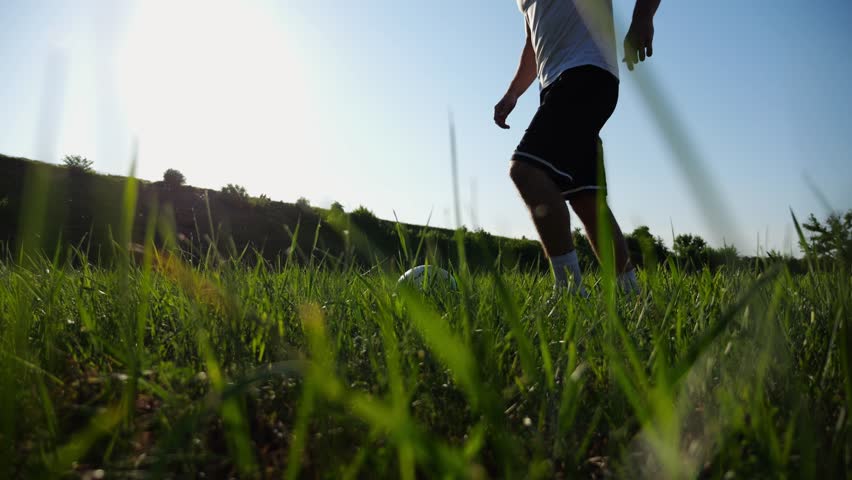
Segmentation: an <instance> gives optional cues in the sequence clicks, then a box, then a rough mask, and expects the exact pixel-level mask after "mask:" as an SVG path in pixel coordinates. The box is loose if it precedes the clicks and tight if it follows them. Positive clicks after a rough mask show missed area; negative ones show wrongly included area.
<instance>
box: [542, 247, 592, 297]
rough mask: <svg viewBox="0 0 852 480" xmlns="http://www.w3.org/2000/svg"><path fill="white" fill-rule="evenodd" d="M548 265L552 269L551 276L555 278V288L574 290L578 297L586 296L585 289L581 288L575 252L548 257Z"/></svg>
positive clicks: (581, 281) (580, 273) (581, 277)
mask: <svg viewBox="0 0 852 480" xmlns="http://www.w3.org/2000/svg"><path fill="white" fill-rule="evenodd" d="M550 265H551V266H552V267H553V274H554V275H555V276H556V286H557V287H564V288H567V289H569V290H576V291H577V292H578V293H580V295H583V296H585V295H586V289H585V288H583V272H582V271H581V270H580V261H579V259H578V258H577V250H571V251H570V252H568V253H566V254H565V255H558V256H555V257H550ZM569 275H570V277H569Z"/></svg>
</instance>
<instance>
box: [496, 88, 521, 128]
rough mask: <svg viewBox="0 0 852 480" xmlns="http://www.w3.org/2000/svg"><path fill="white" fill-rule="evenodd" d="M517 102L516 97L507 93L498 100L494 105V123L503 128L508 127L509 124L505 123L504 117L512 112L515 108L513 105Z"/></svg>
mask: <svg viewBox="0 0 852 480" xmlns="http://www.w3.org/2000/svg"><path fill="white" fill-rule="evenodd" d="M517 103H518V97H517V96H516V95H512V94H510V93H507V94H506V95H504V96H503V98H501V99H500V101H499V102H497V105H494V123H496V124H497V126H498V127H500V128H503V129H506V128H509V126H508V125H506V117H508V116H509V114H510V113H512V110H514V109H515V105H517Z"/></svg>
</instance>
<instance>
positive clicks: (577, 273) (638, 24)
mask: <svg viewBox="0 0 852 480" xmlns="http://www.w3.org/2000/svg"><path fill="white" fill-rule="evenodd" d="M517 2H518V7H519V8H520V10H521V12H522V13H523V15H524V20H525V24H526V43H525V44H524V48H523V52H522V53H521V59H520V63H519V65H518V69H517V72H516V73H515V76H514V78H513V79H512V82H511V84H510V85H509V89H508V90H507V92H506V94H505V95H504V96H503V98H502V99H501V100H500V101H499V102H498V103H497V105H496V106H495V107H494V121H495V123H496V124H497V125H498V126H500V127H501V128H504V129H508V128H509V125H507V124H506V119H507V117H508V116H509V114H510V113H511V112H512V110H514V108H515V105H516V104H517V101H518V98H519V97H520V96H521V95H522V94H523V93H524V92H525V91H526V90H527V89H528V88H529V86H530V85H531V84H532V83H533V81H534V80H535V79H536V78H537V79H538V81H539V82H540V85H541V90H540V104H539V107H538V110H537V111H536V113H535V116H533V119H532V121H531V122H530V125H529V127H528V128H527V130H526V132H525V133H524V135H523V138H522V139H521V141H520V143H519V145H518V147H517V149H516V150H515V152H514V154H513V155H512V159H511V164H510V168H509V174H510V176H511V179H512V181H513V182H514V184H515V186H516V188H517V190H518V192H519V193H520V195H521V198H522V199H523V201H524V203H525V204H526V206H527V208H528V209H529V211H530V214H531V216H532V220H533V223H534V224H535V227H536V230H537V232H538V235H539V237H540V240H541V243H542V247H543V248H544V252H545V254H546V256H547V257H548V259H549V260H550V263H551V266H552V269H553V273H554V277H555V286H556V288H558V289H562V288H564V289H567V290H568V291H570V292H572V293H576V294H579V295H582V296H584V297H586V296H588V293H587V291H586V289H585V288H584V287H583V283H582V271H581V269H580V264H579V262H578V259H577V251H576V249H575V246H574V241H573V238H572V237H571V225H570V220H571V218H570V213H569V211H568V207H567V205H566V201H567V202H568V203H569V204H570V205H571V208H572V209H573V210H574V212H575V213H576V214H577V216H578V217H579V219H580V221H581V222H582V223H583V225H584V227H585V230H586V235H587V236H588V238H589V240H590V243H591V245H592V249H593V251H594V252H595V255H596V256H597V257H598V259H600V258H601V253H602V252H603V249H605V248H609V249H611V251H613V252H614V257H615V267H616V272H617V274H618V284H619V286H620V287H621V289H622V290H623V291H626V292H632V293H639V285H638V283H637V281H636V273H635V270H634V268H633V265H632V264H631V263H630V258H629V256H628V253H627V244H626V242H625V240H624V235H623V234H622V233H621V229H620V228H619V226H618V222H617V221H616V219H615V217H614V215H613V213H612V211H611V210H610V208H609V206H607V204H606V201H605V195H606V174H605V171H604V163H603V144H602V143H601V140H600V137H599V133H600V131H601V128H602V127H603V126H604V124H605V123H606V121H607V120H608V119H609V117H610V115H612V113H613V111H614V110H615V105H616V102H617V100H618V84H619V80H618V63H617V61H616V48H615V29H614V26H613V14H612V0H517ZM659 4H660V0H637V2H636V4H635V7H634V10H633V20H632V23H631V25H630V28H629V30H628V32H627V36H626V38H625V39H624V62H625V63H626V64H627V68H628V69H629V70H633V68H634V66H635V65H636V64H637V63H638V62H642V61H645V59H646V58H648V57H650V56H651V55H652V54H653V45H652V44H653V38H654V23H653V18H654V14H655V13H656V11H657V8H658V7H659ZM599 221H605V222H609V226H610V231H611V236H607V238H606V239H604V238H602V235H601V234H600V226H601V225H599ZM610 237H611V240H612V243H609V242H608V240H610Z"/></svg>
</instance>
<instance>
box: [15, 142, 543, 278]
mask: <svg viewBox="0 0 852 480" xmlns="http://www.w3.org/2000/svg"><path fill="white" fill-rule="evenodd" d="M0 171H2V172H3V175H2V177H0V241H2V242H4V243H5V244H7V245H14V244H17V243H20V241H21V240H22V238H23V236H24V233H23V232H26V231H32V232H38V235H37V237H32V238H34V239H35V240H31V243H32V241H36V242H37V243H38V244H39V245H38V246H39V247H40V248H42V249H43V250H45V251H47V252H53V251H55V250H56V247H57V245H63V246H70V245H74V246H78V245H79V246H81V247H83V248H85V249H87V250H88V251H89V257H90V258H93V259H100V260H106V259H108V258H109V257H110V252H111V251H112V249H111V248H110V247H109V246H110V245H111V244H112V240H111V239H113V238H115V233H116V232H118V231H120V225H121V224H122V223H121V222H122V218H123V213H122V209H123V208H122V205H123V198H124V191H125V187H126V185H127V178H126V177H121V176H114V175H101V174H97V173H85V172H79V171H74V170H71V169H68V168H66V167H63V166H58V165H53V164H48V163H44V162H38V161H34V160H29V159H25V158H15V157H8V156H5V155H0ZM137 185H138V196H137V202H136V209H135V212H134V216H133V218H134V220H133V228H132V231H133V233H132V241H134V242H140V243H141V242H142V241H143V240H144V238H145V233H146V230H147V228H148V227H147V226H148V224H149V223H152V224H153V225H157V227H156V235H155V239H156V241H157V243H158V244H163V243H164V242H165V241H166V239H167V238H168V237H173V238H177V239H178V242H179V244H180V245H181V246H182V250H184V251H186V252H188V253H190V254H193V255H196V256H198V254H199V252H203V251H207V249H208V247H209V246H211V245H215V247H216V248H215V250H216V251H218V252H219V253H221V254H223V255H228V254H239V253H240V252H243V251H246V252H250V254H247V255H245V256H244V258H245V259H247V260H253V259H254V258H255V256H254V252H257V253H258V254H260V255H261V256H262V257H263V258H265V259H267V260H269V261H276V260H278V259H280V258H282V255H287V254H288V253H291V251H290V250H289V249H290V247H291V246H293V245H295V246H296V247H297V248H296V249H295V250H294V251H292V253H293V255H292V259H293V260H294V261H303V262H304V261H308V260H309V259H311V258H313V259H314V261H319V262H323V261H329V262H335V263H340V262H347V261H355V262H357V263H359V264H362V265H365V266H366V265H375V264H377V263H378V264H382V265H387V266H388V267H390V266H393V265H394V261H395V260H398V259H400V258H401V256H405V257H407V260H406V261H403V264H405V265H410V264H411V263H412V262H415V263H422V262H423V261H425V260H426V259H427V258H428V259H429V260H430V261H433V262H442V263H443V262H455V260H456V254H455V252H456V247H455V244H454V240H453V238H454V237H453V235H454V233H453V231H452V230H447V229H440V228H432V227H426V226H420V225H411V224H402V223H399V224H398V223H397V222H393V221H388V220H382V219H379V218H376V217H375V216H374V215H372V214H371V213H370V212H369V211H368V210H366V209H363V208H360V209H358V210H356V211H355V212H352V213H349V214H347V213H345V212H343V211H342V209H338V210H326V209H320V208H316V207H310V206H307V205H299V204H292V203H285V202H280V201H271V200H268V199H266V198H261V199H256V198H248V197H245V198H243V197H238V196H235V195H229V194H226V193H223V192H219V191H214V190H209V189H203V188H196V187H192V186H180V187H172V186H169V185H167V184H165V183H163V182H147V181H138V182H137ZM400 235H401V236H402V237H404V238H405V246H403V245H402V244H401V242H400ZM294 240H295V244H294ZM465 244H466V247H467V251H468V261H469V262H470V264H471V265H472V266H474V267H476V266H482V265H485V264H487V263H491V262H494V260H495V258H499V259H500V263H501V265H503V266H514V265H516V264H520V265H521V266H522V267H525V268H534V267H535V266H536V265H538V266H539V267H540V266H541V265H544V262H542V260H543V257H542V254H541V249H540V247H539V245H538V243H537V242H534V241H531V240H517V239H509V238H502V237H496V236H492V235H490V234H488V233H486V232H482V231H477V232H465ZM418 246H420V247H421V248H420V249H419V254H418V255H417V258H414V257H415V254H416V253H418ZM63 250H64V249H63ZM405 251H407V252H408V255H405V254H402V252H405ZM498 254H499V257H498ZM377 260H378V262H377ZM397 266H399V265H397Z"/></svg>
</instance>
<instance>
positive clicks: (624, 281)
mask: <svg viewBox="0 0 852 480" xmlns="http://www.w3.org/2000/svg"><path fill="white" fill-rule="evenodd" d="M618 286H619V287H620V288H621V291H622V292H624V293H634V294H637V295H638V294H639V292H640V291H641V289H640V288H639V282H638V281H637V280H636V270H635V269H633V268H631V269H630V270H628V271H626V272H624V273H620V274H619V275H618Z"/></svg>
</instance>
